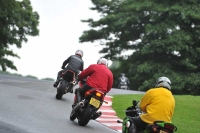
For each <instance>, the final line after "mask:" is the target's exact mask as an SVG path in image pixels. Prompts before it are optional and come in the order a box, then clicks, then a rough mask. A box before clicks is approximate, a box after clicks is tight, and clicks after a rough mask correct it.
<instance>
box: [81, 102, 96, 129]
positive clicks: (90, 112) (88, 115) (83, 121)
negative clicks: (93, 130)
mask: <svg viewBox="0 0 200 133" xmlns="http://www.w3.org/2000/svg"><path fill="white" fill-rule="evenodd" d="M93 114H94V110H93V108H92V107H91V106H89V105H88V106H87V108H86V109H85V111H84V114H83V115H82V117H81V118H79V119H78V124H79V125H80V126H86V125H87V124H88V122H89V121H90V119H91V118H92V115H93Z"/></svg>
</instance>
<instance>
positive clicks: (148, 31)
mask: <svg viewBox="0 0 200 133" xmlns="http://www.w3.org/2000/svg"><path fill="white" fill-rule="evenodd" d="M92 2H93V4H94V7H92V8H91V10H96V11H97V12H99V13H100V14H101V18H100V19H99V20H97V21H94V20H93V19H88V20H82V22H86V23H89V26H90V27H91V29H90V30H87V31H84V32H83V34H82V36H81V37H80V38H79V40H80V42H88V41H90V42H93V41H97V40H99V41H100V42H101V45H103V46H104V48H103V49H102V50H101V51H99V52H100V53H105V57H107V58H109V59H112V60H119V61H121V64H123V65H121V68H120V69H123V70H126V71H127V72H128V75H127V76H128V77H129V79H130V81H132V86H135V88H138V90H144V91H145V90H147V89H149V87H154V84H155V80H156V79H157V78H158V77H160V76H167V77H169V78H170V79H171V81H172V85H173V86H172V88H173V89H174V90H173V91H174V92H175V93H179V94H180V93H181V94H194V93H195V94H197V93H198V94H197V95H200V93H199V91H200V89H199V87H198V86H200V80H199V77H200V64H199V60H200V45H199V44H200V37H199V36H200V15H199V14H200V10H198V7H199V6H200V1H194V0H167V1H164V0H153V1H152V0H109V1H108V0H101V1H99V0H92ZM126 50H134V52H133V53H132V55H130V56H129V57H128V58H124V57H123V56H120V53H123V52H124V51H126ZM124 64H126V65H124ZM127 67H128V69H127ZM197 90H198V91H197Z"/></svg>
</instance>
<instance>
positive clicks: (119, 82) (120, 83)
mask: <svg viewBox="0 0 200 133" xmlns="http://www.w3.org/2000/svg"><path fill="white" fill-rule="evenodd" d="M121 86H127V87H128V88H127V89H129V86H130V81H129V79H128V78H127V77H126V76H125V74H124V73H121V75H120V77H119V78H118V80H117V87H118V88H119V89H121Z"/></svg>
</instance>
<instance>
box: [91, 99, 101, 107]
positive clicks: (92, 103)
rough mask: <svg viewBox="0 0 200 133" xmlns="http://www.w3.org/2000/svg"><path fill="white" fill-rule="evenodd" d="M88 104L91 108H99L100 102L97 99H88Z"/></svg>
mask: <svg viewBox="0 0 200 133" xmlns="http://www.w3.org/2000/svg"><path fill="white" fill-rule="evenodd" d="M90 104H91V105H93V106H94V107H96V108H99V106H100V101H99V100H98V99H96V98H93V97H92V98H91V99H90Z"/></svg>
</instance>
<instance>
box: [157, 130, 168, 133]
mask: <svg viewBox="0 0 200 133" xmlns="http://www.w3.org/2000/svg"><path fill="white" fill-rule="evenodd" d="M159 133H167V132H165V131H163V130H160V132H159Z"/></svg>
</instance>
